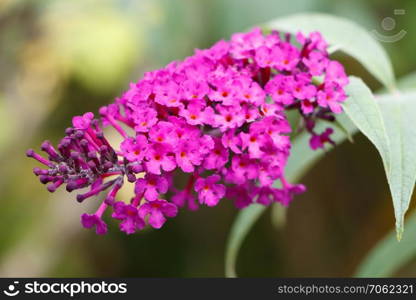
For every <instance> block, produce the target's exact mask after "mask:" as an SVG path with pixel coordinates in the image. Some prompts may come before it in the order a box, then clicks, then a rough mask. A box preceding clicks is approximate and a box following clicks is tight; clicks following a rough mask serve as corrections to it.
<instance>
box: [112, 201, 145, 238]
mask: <svg viewBox="0 0 416 300" xmlns="http://www.w3.org/2000/svg"><path fill="white" fill-rule="evenodd" d="M113 209H114V212H113V214H112V217H113V218H114V219H117V220H121V221H122V222H121V223H120V230H121V231H124V232H125V233H127V234H132V233H135V232H136V230H142V229H143V228H144V227H145V225H146V224H145V223H144V220H143V218H142V217H140V216H139V213H138V210H137V207H135V206H133V205H131V204H125V203H124V202H121V201H118V202H116V203H114V205H113Z"/></svg>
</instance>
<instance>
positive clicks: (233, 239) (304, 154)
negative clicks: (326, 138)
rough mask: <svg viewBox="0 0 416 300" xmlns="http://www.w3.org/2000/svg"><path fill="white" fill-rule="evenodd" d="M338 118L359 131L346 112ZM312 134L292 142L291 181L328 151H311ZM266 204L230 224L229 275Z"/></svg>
mask: <svg viewBox="0 0 416 300" xmlns="http://www.w3.org/2000/svg"><path fill="white" fill-rule="evenodd" d="M338 120H339V122H340V123H341V124H342V125H343V127H344V128H345V129H346V130H348V132H349V134H350V135H353V134H354V133H356V132H357V128H356V127H355V126H354V125H353V124H352V123H351V121H349V119H348V118H347V117H346V116H345V115H340V116H339V118H338ZM325 127H326V124H325V123H323V122H321V123H318V124H317V131H318V132H321V131H323V130H324V129H325ZM309 138H310V135H309V134H307V133H301V134H300V135H299V136H298V137H296V138H295V139H294V141H293V143H292V150H291V155H290V158H289V161H288V165H287V167H286V177H287V179H288V180H289V181H291V182H296V181H297V180H298V179H300V177H302V176H303V175H304V174H305V173H306V172H307V171H308V170H309V169H310V168H311V167H312V166H313V164H314V163H315V162H317V161H318V160H319V158H321V157H322V156H323V155H324V154H325V152H324V151H322V150H318V151H312V150H311V149H310V148H309ZM346 138H347V135H345V134H344V133H342V132H341V131H335V133H334V135H333V139H334V141H335V142H336V143H342V142H343V141H344V140H346ZM329 149H332V148H329ZM266 208H267V207H265V206H261V205H251V206H249V207H247V208H245V209H244V210H242V211H241V212H239V214H238V215H237V217H236V219H235V221H234V223H233V225H232V227H231V231H230V235H229V238H228V242H227V249H226V252H225V275H226V276H227V277H235V276H236V271H235V264H236V261H237V255H238V252H239V250H240V248H241V245H242V243H243V241H244V239H245V237H246V236H247V234H248V233H249V231H250V229H251V228H252V226H253V225H254V224H255V222H256V221H257V220H258V219H259V218H260V216H261V215H262V213H264V212H265V211H266Z"/></svg>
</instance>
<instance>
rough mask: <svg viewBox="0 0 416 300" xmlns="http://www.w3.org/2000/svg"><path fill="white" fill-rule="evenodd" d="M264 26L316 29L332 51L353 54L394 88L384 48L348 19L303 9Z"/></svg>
mask: <svg viewBox="0 0 416 300" xmlns="http://www.w3.org/2000/svg"><path fill="white" fill-rule="evenodd" d="M264 28H266V29H269V28H271V29H276V30H281V31H286V32H291V33H296V32H298V31H302V32H304V33H310V32H313V31H319V32H321V33H322V35H323V36H324V37H325V39H326V40H327V41H328V43H329V44H330V46H331V47H330V49H332V51H333V52H334V51H336V50H341V51H343V52H345V53H346V54H348V55H350V56H352V57H354V58H355V59H356V60H358V61H359V62H360V63H361V64H362V65H363V66H364V67H365V68H366V69H367V70H368V71H369V72H370V73H371V74H372V75H373V76H374V77H375V78H377V79H378V80H379V81H380V82H381V83H383V85H385V86H386V87H387V88H389V89H391V90H392V89H394V86H395V82H394V81H395V79H394V74H393V68H392V66H391V62H390V60H389V58H388V56H387V54H386V52H385V51H384V49H383V48H382V47H381V46H380V44H379V43H378V42H377V41H376V40H375V39H374V38H373V37H372V36H371V35H370V33H369V32H368V30H366V29H364V28H362V27H360V26H358V25H357V24H355V23H353V22H351V21H350V20H348V19H345V18H341V17H336V16H331V15H326V14H322V13H302V14H296V15H292V16H288V17H285V18H279V19H276V20H273V21H271V22H269V23H266V24H265V25H264Z"/></svg>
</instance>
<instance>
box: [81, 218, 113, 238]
mask: <svg viewBox="0 0 416 300" xmlns="http://www.w3.org/2000/svg"><path fill="white" fill-rule="evenodd" d="M81 223H82V226H84V227H85V228H93V227H95V232H96V233H97V234H100V235H101V234H106V233H107V224H105V223H104V221H103V220H102V219H101V217H99V216H97V215H96V214H92V215H90V214H82V216H81Z"/></svg>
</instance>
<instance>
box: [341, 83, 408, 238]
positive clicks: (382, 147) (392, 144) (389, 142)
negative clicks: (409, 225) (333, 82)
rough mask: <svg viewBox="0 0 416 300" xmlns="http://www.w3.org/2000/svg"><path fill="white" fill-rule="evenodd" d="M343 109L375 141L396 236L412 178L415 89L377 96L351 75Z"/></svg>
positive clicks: (401, 229)
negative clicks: (392, 213)
mask: <svg viewBox="0 0 416 300" xmlns="http://www.w3.org/2000/svg"><path fill="white" fill-rule="evenodd" d="M346 91H347V94H348V95H349V98H348V99H347V101H345V103H344V105H343V106H344V110H345V112H346V113H347V114H348V116H349V117H350V118H351V120H352V121H353V122H354V123H355V125H356V126H357V127H358V128H359V129H360V131H361V132H362V133H364V135H366V136H367V137H368V139H369V140H370V141H371V142H372V143H373V144H374V145H375V147H376V148H377V150H378V151H379V153H380V155H381V158H382V160H383V164H384V168H385V171H386V175H387V181H388V183H389V187H390V191H391V194H392V198H393V206H394V215H395V217H396V231H397V238H398V239H399V240H400V239H401V237H402V234H403V230H404V226H403V223H404V215H405V213H406V211H407V209H408V208H409V203H410V198H411V195H412V192H413V188H414V185H415V180H416V152H415V149H416V130H415V126H414V125H413V123H414V119H415V116H416V92H413V93H412V92H410V93H405V94H399V93H398V92H396V93H394V94H388V95H383V96H379V97H378V98H377V100H376V99H375V98H374V96H373V95H372V93H371V91H370V89H369V88H368V87H367V86H366V85H365V84H364V83H363V82H362V81H361V79H358V78H355V77H351V78H350V84H349V85H348V86H347V88H346Z"/></svg>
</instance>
